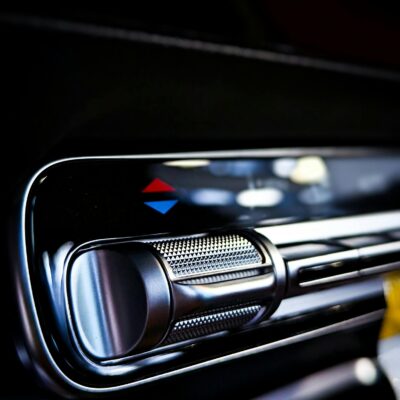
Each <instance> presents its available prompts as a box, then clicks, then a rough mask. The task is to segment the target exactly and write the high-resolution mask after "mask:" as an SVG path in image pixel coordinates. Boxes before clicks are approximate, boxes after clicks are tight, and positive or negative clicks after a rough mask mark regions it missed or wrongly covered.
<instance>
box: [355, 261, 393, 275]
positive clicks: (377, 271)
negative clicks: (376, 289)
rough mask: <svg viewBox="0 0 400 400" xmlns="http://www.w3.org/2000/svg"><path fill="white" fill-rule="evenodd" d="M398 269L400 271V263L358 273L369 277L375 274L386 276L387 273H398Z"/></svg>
mask: <svg viewBox="0 0 400 400" xmlns="http://www.w3.org/2000/svg"><path fill="white" fill-rule="evenodd" d="M398 269H400V261H397V262H392V263H388V264H383V265H378V266H376V267H369V268H365V269H360V270H359V271H358V273H359V274H360V276H369V275H374V274H384V273H386V272H392V271H397V270H398Z"/></svg>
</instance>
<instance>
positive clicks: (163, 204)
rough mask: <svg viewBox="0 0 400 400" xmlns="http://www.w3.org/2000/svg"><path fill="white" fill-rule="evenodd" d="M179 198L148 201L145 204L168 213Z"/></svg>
mask: <svg viewBox="0 0 400 400" xmlns="http://www.w3.org/2000/svg"><path fill="white" fill-rule="evenodd" d="M177 202H178V200H162V201H146V202H145V203H144V204H146V206H149V207H151V208H152V209H153V210H156V211H158V212H159V213H161V214H166V213H167V212H168V211H169V210H170V209H171V208H172V207H173V206H174V205H175V204H176V203H177Z"/></svg>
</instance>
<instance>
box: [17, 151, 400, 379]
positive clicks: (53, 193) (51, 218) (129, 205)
mask: <svg viewBox="0 0 400 400" xmlns="http://www.w3.org/2000/svg"><path fill="white" fill-rule="evenodd" d="M372 162H373V163H374V165H375V168H376V171H377V172H376V174H377V175H376V177H375V185H374V184H373V183H372V184H369V185H368V187H369V191H365V190H363V186H362V182H363V180H364V179H367V178H366V177H365V176H364V173H363V171H364V170H365V168H367V167H368V165H370V164H371V163H372ZM346 166H347V168H344V167H346ZM350 168H351V171H352V173H351V174H349V173H348V171H349V169H350ZM398 168H399V161H398V160H396V159H395V158H392V157H390V156H387V157H383V156H379V155H375V156H372V155H371V156H368V155H367V154H366V153H365V155H364V156H360V155H358V156H357V157H355V158H345V157H340V156H332V155H331V156H326V157H320V156H319V157H315V156H312V154H310V155H308V156H305V155H303V156H284V155H282V156H281V157H278V156H274V157H270V158H260V157H255V158H251V157H245V158H239V159H230V158H215V159H205V158H200V157H195V158H193V159H179V158H178V159H175V158H165V159H151V158H150V159H130V158H108V159H106V158H103V159H79V160H70V161H64V162H61V163H56V164H54V165H52V166H50V167H48V168H46V169H44V170H43V171H42V172H41V173H39V175H38V176H37V177H36V178H35V180H34V182H33V183H32V186H31V188H30V191H29V195H28V198H27V204H26V206H27V208H26V217H27V218H26V226H25V232H26V237H25V239H26V241H27V256H28V263H29V268H30V270H31V272H32V275H31V276H32V278H31V279H32V282H31V283H32V289H33V295H34V297H35V299H36V301H37V303H36V304H37V311H38V314H39V318H40V320H41V324H42V329H43V332H44V334H45V340H46V342H47V345H48V348H49V351H50V352H51V353H52V355H53V357H54V358H55V359H56V360H57V362H58V363H59V365H60V367H61V369H63V370H64V371H67V374H69V375H70V376H71V377H72V378H74V379H76V380H77V381H79V382H84V383H86V384H89V385H100V386H103V385H110V384H111V385H118V384H122V383H126V382H127V381H134V380H138V379H143V378H144V377H148V376H153V375H155V374H156V373H160V372H168V371H171V370H175V369H176V368H178V367H179V368H180V367H185V366H190V365H193V364H195V363H199V362H202V361H207V360H210V359H211V358H215V357H216V356H219V357H221V356H225V355H228V354H231V353H234V352H238V351H242V350H246V349H250V348H253V347H255V346H260V345H262V344H265V343H268V342H271V341H274V340H279V339H282V338H284V337H287V336H288V335H289V334H296V333H300V332H303V331H305V330H310V329H317V328H320V327H323V326H326V325H327V324H330V323H335V322H340V321H342V320H344V319H348V318H352V317H357V316H359V315H360V314H363V313H368V312H371V311H375V310H379V309H381V308H383V307H384V301H383V297H381V296H380V295H379V296H376V297H374V301H370V300H365V301H362V302H358V303H354V304H348V305H344V304H341V305H338V306H337V307H333V308H331V309H328V310H325V311H323V312H322V313H321V314H318V316H317V315H316V314H313V315H309V316H303V317H301V318H300V317H299V318H294V319H293V320H292V319H289V320H284V321H278V322H271V323H265V324H264V325H263V326H262V327H261V328H258V329H245V330H239V331H237V332H236V333H234V334H232V335H230V336H228V337H227V336H225V335H216V336H215V337H213V338H208V340H206V341H204V342H201V343H198V344H196V345H188V346H187V347H184V351H181V350H176V349H175V348H171V349H168V348H166V349H161V350H160V349H158V350H156V351H155V352H153V353H151V354H145V355H143V356H134V357H132V359H129V360H127V362H128V364H125V365H127V368H128V369H129V368H132V369H131V370H130V372H129V373H128V374H126V375H120V374H112V373H110V374H108V375H107V376H106V377H103V378H102V379H101V380H99V377H98V376H97V375H96V373H93V371H91V370H88V369H87V368H86V367H83V366H82V364H81V361H82V360H79V357H78V359H77V358H76V355H74V354H72V353H71V351H70V350H71V349H70V348H69V346H68V335H69V332H68V329H67V328H66V327H65V325H63V324H64V322H62V316H61V315H59V314H57V312H56V313H54V310H53V309H52V307H54V306H55V305H56V308H57V307H59V305H60V304H62V301H63V300H62V297H63V293H62V290H61V291H60V290H59V289H57V287H56V286H54V285H51V284H50V281H51V280H52V279H53V281H54V279H59V276H60V275H59V274H60V271H63V270H64V268H65V266H66V265H67V263H68V257H69V256H70V254H71V252H72V251H74V250H75V249H76V248H77V247H78V246H80V245H82V244H84V243H85V242H87V241H92V240H99V239H108V238H122V237H134V238H139V237H140V238H143V237H152V236H154V235H157V236H164V235H167V234H168V235H184V234H189V233H200V232H205V231H213V230H221V229H227V228H230V229H232V228H238V227H254V226H257V225H268V224H276V223H282V221H293V220H298V219H307V220H308V219H315V218H316V219H319V218H325V217H332V216H340V215H349V214H354V213H362V212H370V211H382V210H384V209H395V208H396V206H397V204H395V201H394V198H395V197H396V196H394V194H395V193H398V191H399V182H398V177H397V174H396V172H397V171H398ZM346 175H347V180H346V182H344V177H345V176H346ZM368 175H370V172H368ZM349 179H350V180H351V181H352V183H353V185H352V186H351V185H348V183H347V182H348V180H349ZM149 185H150V186H149ZM304 193H308V194H304ZM57 276H58V278H57ZM60 299H61V300H60ZM290 332H291V333H290ZM71 366H73V368H71ZM108 366H110V367H111V368H112V365H104V367H108Z"/></svg>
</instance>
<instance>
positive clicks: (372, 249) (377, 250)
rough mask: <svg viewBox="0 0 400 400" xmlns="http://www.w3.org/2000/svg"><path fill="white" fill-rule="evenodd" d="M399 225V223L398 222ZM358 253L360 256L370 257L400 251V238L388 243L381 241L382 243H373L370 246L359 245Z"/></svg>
mask: <svg viewBox="0 0 400 400" xmlns="http://www.w3.org/2000/svg"><path fill="white" fill-rule="evenodd" d="M399 225H400V224H399ZM358 252H359V255H360V257H362V258H367V257H368V258H370V257H377V256H381V255H386V254H390V253H397V252H399V253H400V240H399V241H396V242H389V243H382V244H375V245H372V246H365V247H360V248H359V250H358ZM399 258H400V254H399Z"/></svg>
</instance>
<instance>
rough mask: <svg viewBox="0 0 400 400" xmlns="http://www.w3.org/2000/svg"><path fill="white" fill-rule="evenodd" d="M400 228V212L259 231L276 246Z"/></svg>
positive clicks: (333, 219) (342, 218) (386, 212)
mask: <svg viewBox="0 0 400 400" xmlns="http://www.w3.org/2000/svg"><path fill="white" fill-rule="evenodd" d="M399 228H400V211H384V212H379V213H373V214H365V215H356V216H351V217H338V218H329V219H325V220H319V221H307V222H298V223H293V224H288V225H281V226H268V227H262V228H256V229H255V231H256V232H259V233H260V234H261V235H264V236H266V237H268V238H269V239H270V240H271V241H272V242H273V243H274V244H275V245H283V244H291V243H298V242H308V241H313V240H320V239H321V237H324V238H325V239H335V238H340V237H346V236H357V235H364V234H372V233H380V232H385V231H390V230H394V229H399Z"/></svg>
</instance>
